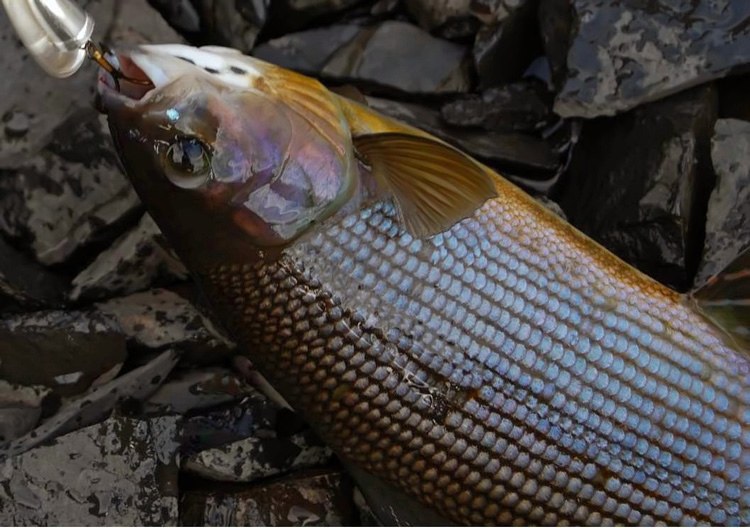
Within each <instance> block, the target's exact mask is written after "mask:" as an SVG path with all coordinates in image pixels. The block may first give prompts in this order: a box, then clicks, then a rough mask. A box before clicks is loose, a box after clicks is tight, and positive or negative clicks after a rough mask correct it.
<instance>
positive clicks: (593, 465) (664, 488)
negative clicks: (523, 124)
mask: <svg viewBox="0 0 750 528" xmlns="http://www.w3.org/2000/svg"><path fill="white" fill-rule="evenodd" d="M516 196H517V194H513V193H510V194H509V195H508V196H505V197H501V198H499V199H497V200H492V201H490V202H488V203H487V204H485V205H484V206H483V207H482V208H481V209H480V210H479V211H477V213H476V214H475V215H474V216H473V217H472V218H469V219H467V220H464V221H462V222H460V223H459V224H457V225H456V226H454V228H452V229H451V230H450V231H448V232H446V233H444V234H442V235H438V236H436V237H433V238H431V239H427V240H414V239H413V238H412V237H410V236H409V235H408V234H405V233H404V232H403V231H402V230H401V229H400V228H399V225H398V220H397V216H396V214H395V211H394V210H393V208H392V206H391V205H389V204H387V203H383V204H378V205H375V206H373V207H372V208H370V209H368V210H366V211H362V212H360V213H359V214H357V215H352V216H349V217H346V218H343V219H340V220H335V221H329V222H327V223H324V224H323V225H322V226H321V227H320V228H319V229H317V230H316V232H315V233H314V234H310V235H309V236H308V237H306V238H304V239H302V240H300V241H298V242H297V243H295V244H294V245H293V247H291V248H288V249H287V250H285V252H284V254H283V257H282V258H281V260H279V261H278V262H274V263H267V264H257V265H248V264H242V263H235V264H226V265H222V266H219V267H217V268H216V269H214V270H212V271H211V272H210V273H209V274H208V275H207V276H206V284H207V287H208V289H209V295H210V297H212V298H213V299H219V300H220V301H221V302H220V303H219V306H218V308H219V313H220V314H222V316H223V317H225V318H226V319H227V321H228V323H229V326H230V328H231V329H232V330H233V331H234V333H235V335H237V336H239V337H240V339H241V341H243V343H244V344H245V345H246V346H247V348H248V351H249V352H250V354H251V356H252V357H253V359H254V361H255V362H256V363H257V364H259V366H260V367H261V368H262V370H263V371H264V372H265V373H266V374H267V375H268V376H269V377H270V379H271V381H272V383H274V384H275V385H276V386H277V387H278V388H279V389H280V390H281V391H282V393H283V394H284V395H285V396H286V397H287V398H288V399H289V400H290V402H291V403H292V405H293V406H294V407H295V408H298V409H300V410H302V411H303V412H304V413H305V415H306V416H307V418H308V419H309V420H310V421H311V423H313V424H315V425H316V427H317V428H318V430H319V431H320V432H321V434H322V435H323V436H324V438H325V439H326V440H327V441H328V442H329V443H330V444H331V445H333V446H334V447H335V448H336V449H337V450H338V451H339V453H340V454H341V455H342V456H343V457H345V458H346V459H348V460H349V461H351V462H353V463H355V464H358V465H359V466H361V467H363V468H364V469H367V470H369V471H371V472H372V473H374V474H376V475H378V476H381V477H384V478H385V479H387V480H389V481H391V482H393V483H395V484H396V485H398V486H400V487H401V488H402V489H404V490H406V491H407V492H408V493H410V494H412V495H414V496H416V497H418V498H420V499H421V500H422V501H423V502H425V503H426V504H428V505H431V506H433V507H434V508H436V509H437V510H438V511H440V512H441V513H442V514H443V515H445V516H446V517H448V518H450V519H453V520H455V521H458V522H465V523H473V524H479V523H486V524H512V523H516V524H529V523H533V524H566V523H571V524H623V523H624V524H654V523H666V524H683V525H690V524H739V523H742V524H747V523H750V390H748V389H749V387H748V379H749V378H748V376H749V375H750V365H749V364H748V361H747V360H746V358H745V355H744V354H743V353H741V352H739V351H735V350H733V349H732V348H730V347H729V346H728V345H727V344H726V341H725V340H724V339H723V338H722V336H721V335H720V333H719V331H717V330H716V329H714V328H713V327H712V326H710V325H709V324H708V323H706V322H705V321H704V320H703V319H702V318H700V317H699V316H698V315H696V314H695V313H694V312H693V311H692V310H691V309H690V308H689V307H687V306H686V305H684V304H682V302H681V299H680V297H679V296H677V295H676V294H673V293H671V292H669V290H667V289H666V288H663V287H661V286H659V285H658V284H656V283H654V282H653V281H650V280H649V279H647V278H645V277H644V276H642V275H640V274H638V273H637V272H636V271H635V270H632V269H630V268H628V267H627V266H626V265H624V264H623V263H621V262H620V261H618V260H616V259H615V258H614V257H612V256H611V255H609V254H606V253H605V252H604V251H603V250H602V249H601V248H598V247H596V246H595V245H594V244H592V243H591V242H590V241H588V240H587V239H585V238H584V237H582V236H581V235H579V234H578V233H576V232H574V231H573V230H572V229H570V228H569V227H568V226H565V225H564V224H563V223H562V222H559V221H555V220H554V219H552V218H550V217H548V216H546V215H545V214H539V213H535V214H527V212H528V207H529V205H528V203H527V202H526V201H524V200H525V199H524V198H520V195H518V196H519V197H518V198H516ZM517 200H518V202H517Z"/></svg>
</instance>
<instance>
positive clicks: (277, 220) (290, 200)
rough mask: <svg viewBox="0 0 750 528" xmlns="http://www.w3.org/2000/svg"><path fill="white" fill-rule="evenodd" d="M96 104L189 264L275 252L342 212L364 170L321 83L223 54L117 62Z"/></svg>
mask: <svg viewBox="0 0 750 528" xmlns="http://www.w3.org/2000/svg"><path fill="white" fill-rule="evenodd" d="M112 62H113V63H115V66H117V67H118V68H119V69H120V71H121V72H122V73H123V74H124V75H125V76H126V77H127V78H130V79H132V80H139V81H141V82H144V83H145V81H148V82H147V83H145V84H147V85H144V84H135V83H133V82H129V81H128V80H127V78H125V79H121V80H120V83H119V86H117V84H116V83H115V82H114V81H113V79H112V78H111V77H110V76H109V74H107V73H106V72H104V71H102V73H101V75H100V79H99V83H98V88H99V89H98V92H99V93H98V101H99V102H98V104H99V107H100V109H101V110H102V111H103V112H104V113H105V114H106V115H107V117H108V121H109V126H110V130H111V133H112V136H113V139H114V142H115V145H116V148H117V150H118V153H119V155H120V158H121V160H122V162H123V165H124V166H125V170H126V172H127V174H128V176H129V177H130V179H131V181H132V183H133V185H134V187H135V189H136V191H137V192H138V194H139V196H140V197H141V199H142V200H143V201H144V203H145V205H146V207H147V209H148V211H149V212H150V213H151V214H152V216H153V217H154V219H155V220H156V222H157V223H158V224H159V226H160V227H161V229H162V231H164V233H165V235H166V236H167V238H168V239H169V240H170V241H171V242H172V243H173V245H174V246H175V249H176V250H177V252H178V253H179V254H180V256H181V257H182V258H183V259H184V260H185V261H186V263H187V264H188V265H189V266H191V267H193V268H195V267H200V266H202V265H203V264H208V263H211V262H213V260H212V259H214V258H215V257H214V256H215V255H221V256H222V257H223V258H231V257H232V256H236V257H238V258H241V259H243V261H245V262H246V261H247V259H248V258H252V256H253V255H256V256H257V255H262V254H264V253H267V252H274V251H278V248H283V247H284V246H285V245H287V244H289V243H290V241H292V240H294V239H295V238H296V237H298V236H300V235H301V234H302V233H304V232H305V231H306V230H307V229H308V228H309V227H310V226H311V225H313V224H315V223H316V222H320V221H321V220H322V219H323V218H325V217H326V216H327V215H329V214H331V213H332V212H333V211H335V210H337V209H338V208H339V206H340V204H341V202H343V201H346V200H347V199H348V197H349V196H350V195H351V193H352V186H353V182H354V181H355V177H354V176H355V174H354V172H355V171H356V170H357V163H356V161H355V158H354V156H353V152H352V147H351V141H350V140H349V138H348V134H349V132H348V128H347V125H346V120H345V119H344V117H343V116H341V115H340V111H339V110H337V108H336V106H335V104H334V103H333V102H331V101H329V100H328V99H327V98H326V97H327V95H326V94H327V93H328V92H326V91H325V90H324V89H322V86H320V85H316V84H315V83H316V81H312V80H311V79H307V78H306V77H302V76H296V74H291V72H289V73H285V74H284V75H286V77H284V75H281V74H279V73H278V70H280V69H279V68H276V67H274V66H272V65H269V64H266V63H263V62H262V61H258V60H256V59H253V58H251V57H247V56H244V55H242V54H240V53H239V52H236V51H234V50H229V49H226V48H217V47H209V48H194V47H190V46H182V45H158V46H140V47H137V48H134V49H131V50H128V51H125V52H118V53H116V54H114V55H113V57H112Z"/></svg>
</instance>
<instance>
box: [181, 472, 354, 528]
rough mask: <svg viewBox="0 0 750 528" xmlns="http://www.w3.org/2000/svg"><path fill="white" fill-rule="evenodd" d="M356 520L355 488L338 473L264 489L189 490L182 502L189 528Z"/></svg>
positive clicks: (302, 477)
mask: <svg viewBox="0 0 750 528" xmlns="http://www.w3.org/2000/svg"><path fill="white" fill-rule="evenodd" d="M217 488H219V489H217ZM356 520H357V512H356V508H355V506H354V500H353V486H352V483H351V481H350V479H349V478H348V477H347V476H346V475H345V474H344V473H343V472H341V471H335V470H329V471H325V472H315V473H309V474H296V475H293V476H289V477H286V478H283V479H280V480H276V481H273V482H269V483H266V484H262V485H261V484H258V485H251V486H239V485H235V486H231V487H230V486H226V487H223V488H222V487H219V486H217V485H213V486H211V487H210V488H209V489H205V490H189V491H186V492H185V493H184V494H183V496H182V498H181V501H180V524H182V525H188V526H342V525H343V526H351V525H353V524H354V523H355V522H356Z"/></svg>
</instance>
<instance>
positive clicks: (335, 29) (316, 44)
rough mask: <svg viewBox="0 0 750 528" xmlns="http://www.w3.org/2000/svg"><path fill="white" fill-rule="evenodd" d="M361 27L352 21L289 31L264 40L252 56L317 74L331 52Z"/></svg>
mask: <svg viewBox="0 0 750 528" xmlns="http://www.w3.org/2000/svg"><path fill="white" fill-rule="evenodd" d="M361 29H362V28H361V27H360V26H356V25H354V24H334V25H332V26H328V27H324V28H317V29H310V30H307V31H300V32H298V33H290V34H289V35H284V36H283V37H279V38H276V39H273V40H269V41H268V42H264V43H263V44H261V45H260V46H258V47H257V48H255V50H254V51H253V55H254V56H256V57H258V58H259V59H262V60H264V61H268V62H271V63H273V64H277V65H279V66H283V67H284V68H289V69H291V70H296V71H298V72H302V73H306V74H308V75H318V74H319V73H320V72H321V70H322V69H323V67H324V66H325V65H326V63H327V62H328V59H329V58H330V57H331V55H333V53H334V52H335V51H336V50H338V49H339V48H340V47H342V46H344V45H345V44H346V43H348V42H349V41H351V40H352V39H353V38H354V37H355V36H357V34H358V33H359V32H360V30H361Z"/></svg>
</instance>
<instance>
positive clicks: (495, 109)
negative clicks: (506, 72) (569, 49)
mask: <svg viewBox="0 0 750 528" xmlns="http://www.w3.org/2000/svg"><path fill="white" fill-rule="evenodd" d="M552 99H553V95H552V94H551V93H550V92H548V91H547V89H546V87H545V86H544V85H543V84H542V83H541V82H539V81H536V80H529V81H521V82H516V83H512V84H506V85H504V86H498V87H494V88H489V89H488V90H485V91H484V92H482V93H480V94H471V95H465V96H460V97H457V98H455V99H454V100H452V101H450V102H448V103H446V104H444V105H443V107H442V108H441V110H440V115H441V117H442V118H443V120H444V121H445V122H446V123H448V124H450V125H456V126H464V127H481V128H484V129H485V130H494V131H500V132H507V131H522V132H533V131H538V130H541V129H543V128H546V127H548V126H549V125H551V124H552V123H553V122H554V121H556V120H557V118H556V117H555V116H554V115H553V114H552Z"/></svg>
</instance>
